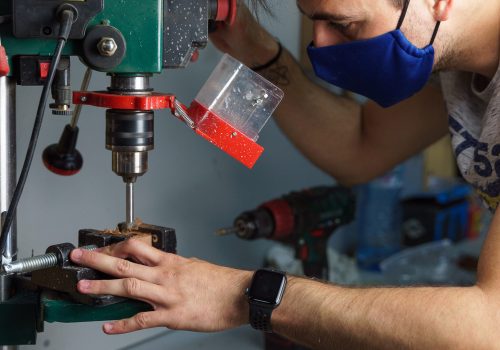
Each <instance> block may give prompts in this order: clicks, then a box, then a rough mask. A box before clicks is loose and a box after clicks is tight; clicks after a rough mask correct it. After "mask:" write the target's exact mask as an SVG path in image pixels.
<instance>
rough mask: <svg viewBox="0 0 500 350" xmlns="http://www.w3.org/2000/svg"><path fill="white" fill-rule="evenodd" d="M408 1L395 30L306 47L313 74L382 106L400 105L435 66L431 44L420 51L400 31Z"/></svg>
mask: <svg viewBox="0 0 500 350" xmlns="http://www.w3.org/2000/svg"><path fill="white" fill-rule="evenodd" d="M409 3H410V0H407V1H406V3H405V6H404V8H403V12H402V14H401V17H400V19H399V22H398V26H397V28H396V30H394V31H392V32H389V33H387V34H384V35H381V36H378V37H375V38H373V39H368V40H359V41H353V42H350V43H346V44H339V45H334V46H327V47H320V48H316V47H313V46H312V45H311V46H309V48H308V54H309V58H310V60H311V63H312V65H313V67H314V71H315V73H316V75H317V76H318V77H319V78H321V79H323V80H326V81H327V82H329V83H331V84H333V85H335V86H338V87H340V88H342V89H346V90H349V91H352V92H355V93H357V94H360V95H363V96H365V97H368V98H369V99H371V100H373V101H375V102H377V103H378V104H379V105H381V106H382V107H390V106H392V105H395V104H396V103H399V102H401V101H403V100H405V99H407V98H409V97H411V96H413V95H414V94H416V93H417V92H419V91H420V90H422V88H423V87H424V86H425V84H426V83H427V82H428V81H429V78H430V76H431V73H432V67H433V65H434V48H433V47H432V44H433V43H434V39H435V38H436V35H437V32H438V30H439V24H440V22H438V23H437V24H436V28H435V29H434V33H433V35H432V39H431V42H430V44H429V45H428V46H427V47H425V48H423V49H419V48H418V47H416V46H415V45H413V44H412V43H411V42H410V41H409V40H408V39H407V38H406V37H405V35H404V34H403V33H402V32H401V30H400V28H401V25H402V24H403V21H404V18H405V16H406V12H407V10H408V5H409Z"/></svg>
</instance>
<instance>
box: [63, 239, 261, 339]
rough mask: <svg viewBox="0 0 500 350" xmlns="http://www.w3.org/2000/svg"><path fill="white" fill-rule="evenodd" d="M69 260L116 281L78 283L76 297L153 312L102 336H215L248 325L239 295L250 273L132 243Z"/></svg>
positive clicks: (117, 325) (111, 325) (245, 306)
mask: <svg viewBox="0 0 500 350" xmlns="http://www.w3.org/2000/svg"><path fill="white" fill-rule="evenodd" d="M71 259H72V260H73V261H74V262H75V263H77V264H80V265H85V266H88V267H91V268H94V269H96V270H100V271H102V272H104V273H107V274H109V275H111V276H114V277H117V278H118V279H115V280H103V281H80V282H79V283H78V286H77V288H78V291H79V292H80V293H83V294H112V295H116V296H121V297H126V298H133V299H137V300H141V301H144V302H146V303H148V304H150V305H151V306H152V307H153V309H154V311H151V312H145V313H139V314H137V315H136V316H134V317H132V318H130V319H127V320H121V321H116V322H112V323H106V324H105V325H104V327H103V329H104V332H105V333H107V334H122V333H129V332H133V331H137V330H141V329H146V328H153V327H167V328H169V329H175V330H189V331H200V332H215V331H222V330H226V329H230V328H234V327H238V326H241V325H243V324H246V323H248V303H247V301H246V297H245V295H244V291H245V288H247V287H248V286H249V284H250V280H251V277H252V276H251V273H250V272H247V271H239V270H234V269H230V268H225V267H220V266H216V265H212V264H209V263H207V262H204V261H201V260H197V259H186V258H183V257H181V256H178V255H173V254H167V253H163V252H161V251H160V250H157V249H155V248H153V247H151V246H148V245H147V244H145V243H143V242H140V241H137V240H133V239H132V240H127V241H125V242H123V243H120V244H117V245H113V246H110V247H106V248H103V249H100V250H98V251H95V252H90V251H84V250H81V249H75V250H74V251H73V252H72V253H71ZM125 259H130V260H133V261H134V262H131V261H129V260H125Z"/></svg>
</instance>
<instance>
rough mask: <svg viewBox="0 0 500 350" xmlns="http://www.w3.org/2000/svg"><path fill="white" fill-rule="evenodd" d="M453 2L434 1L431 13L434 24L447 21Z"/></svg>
mask: <svg viewBox="0 0 500 350" xmlns="http://www.w3.org/2000/svg"><path fill="white" fill-rule="evenodd" d="M453 4H454V1H453V0H434V6H433V12H434V19H435V20H436V22H444V21H447V20H448V18H449V17H450V13H451V10H452V9H453Z"/></svg>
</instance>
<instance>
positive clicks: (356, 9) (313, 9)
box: [297, 0, 380, 19]
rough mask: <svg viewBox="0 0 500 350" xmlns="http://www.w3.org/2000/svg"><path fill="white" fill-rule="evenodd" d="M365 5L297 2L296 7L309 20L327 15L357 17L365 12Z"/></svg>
mask: <svg viewBox="0 0 500 350" xmlns="http://www.w3.org/2000/svg"><path fill="white" fill-rule="evenodd" d="M369 1H370V2H373V1H380V0H369ZM365 3H366V1H365V0H297V7H298V8H299V10H300V11H301V12H302V13H303V14H305V15H306V16H308V17H310V18H315V17H323V16H327V15H330V16H331V15H333V16H336V17H344V16H345V17H350V16H353V15H355V14H356V15H359V13H360V12H363V11H364V10H366V6H365ZM318 19H321V18H318Z"/></svg>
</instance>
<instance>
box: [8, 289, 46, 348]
mask: <svg viewBox="0 0 500 350" xmlns="http://www.w3.org/2000/svg"><path fill="white" fill-rule="evenodd" d="M38 310H39V304H38V295H37V294H35V293H30V292H23V293H22V294H18V295H17V296H15V297H14V298H12V299H11V300H9V301H8V302H5V303H0V345H33V344H35V343H36V336H37V316H38Z"/></svg>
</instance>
